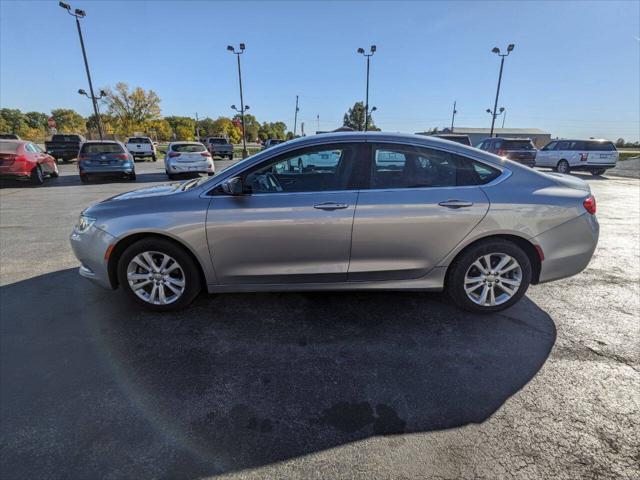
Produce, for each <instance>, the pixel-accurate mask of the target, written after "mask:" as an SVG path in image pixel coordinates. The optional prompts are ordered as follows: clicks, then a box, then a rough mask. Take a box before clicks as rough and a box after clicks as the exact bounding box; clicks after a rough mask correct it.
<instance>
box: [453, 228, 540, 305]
mask: <svg viewBox="0 0 640 480" xmlns="http://www.w3.org/2000/svg"><path fill="white" fill-rule="evenodd" d="M530 283H531V262H530V261H529V257H528V256H527V254H526V253H525V252H524V251H523V250H522V249H521V248H520V247H519V246H517V245H516V244H515V243H513V242H510V241H508V240H502V239H495V240H486V241H483V242H479V243H477V244H476V245H473V246H471V247H470V248H468V249H467V250H466V251H464V252H463V253H462V254H461V255H460V256H459V257H458V258H456V260H455V261H454V263H453V264H452V265H451V267H450V270H449V272H448V275H447V293H448V294H449V296H450V297H451V298H452V299H453V301H454V302H455V303H456V305H458V306H459V307H461V308H463V309H465V310H468V311H471V312H476V313H491V312H497V311H500V310H504V309H505V308H508V307H510V306H511V305H513V304H514V303H516V302H517V301H518V300H520V298H522V296H523V295H524V294H525V292H526V291H527V289H528V288H529V284H530Z"/></svg>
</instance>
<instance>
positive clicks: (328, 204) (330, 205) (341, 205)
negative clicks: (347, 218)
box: [313, 202, 349, 210]
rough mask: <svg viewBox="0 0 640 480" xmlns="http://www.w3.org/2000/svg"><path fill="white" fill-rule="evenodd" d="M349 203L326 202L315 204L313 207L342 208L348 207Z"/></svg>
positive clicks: (322, 208)
mask: <svg viewBox="0 0 640 480" xmlns="http://www.w3.org/2000/svg"><path fill="white" fill-rule="evenodd" d="M348 206H349V205H347V204H346V203H336V202H324V203H319V204H317V205H314V206H313V208H317V209H318V210H341V209H343V208H347V207H348Z"/></svg>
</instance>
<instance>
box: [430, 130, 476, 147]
mask: <svg viewBox="0 0 640 480" xmlns="http://www.w3.org/2000/svg"><path fill="white" fill-rule="evenodd" d="M433 136H434V137H438V138H442V139H444V140H449V141H450V142H456V143H460V144H462V145H467V146H469V147H470V146H471V139H470V138H469V135H461V134H460V135H458V134H456V133H436V134H434V135H433Z"/></svg>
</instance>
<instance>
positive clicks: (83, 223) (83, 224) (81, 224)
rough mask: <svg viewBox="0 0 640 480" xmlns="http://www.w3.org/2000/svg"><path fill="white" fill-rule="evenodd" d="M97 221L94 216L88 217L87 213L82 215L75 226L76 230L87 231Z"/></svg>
mask: <svg viewBox="0 0 640 480" xmlns="http://www.w3.org/2000/svg"><path fill="white" fill-rule="evenodd" d="M94 223H96V219H95V218H93V217H87V216H86V215H80V218H79V219H78V223H76V226H75V227H74V229H73V230H74V231H75V232H76V233H85V232H86V231H87V230H89V229H90V228H91V226H92V225H93V224H94Z"/></svg>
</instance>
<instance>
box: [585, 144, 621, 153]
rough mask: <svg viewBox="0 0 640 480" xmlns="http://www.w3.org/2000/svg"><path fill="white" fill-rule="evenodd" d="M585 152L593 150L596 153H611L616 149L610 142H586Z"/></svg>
mask: <svg viewBox="0 0 640 480" xmlns="http://www.w3.org/2000/svg"><path fill="white" fill-rule="evenodd" d="M586 143H587V150H595V151H596V152H613V151H615V149H616V147H615V145H614V144H613V143H611V142H586Z"/></svg>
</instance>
